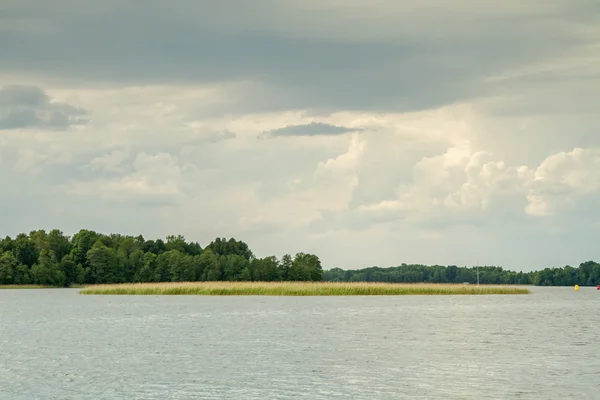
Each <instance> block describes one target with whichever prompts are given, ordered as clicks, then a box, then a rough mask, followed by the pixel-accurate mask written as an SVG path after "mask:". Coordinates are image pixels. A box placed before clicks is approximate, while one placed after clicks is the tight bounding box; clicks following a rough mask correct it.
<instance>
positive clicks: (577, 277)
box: [323, 261, 600, 286]
mask: <svg viewBox="0 0 600 400" xmlns="http://www.w3.org/2000/svg"><path fill="white" fill-rule="evenodd" d="M323 279H324V280H326V281H332V282H399V283H400V282H401V283H416V282H428V283H464V282H468V283H476V282H477V267H458V266H455V265H449V266H442V265H431V266H428V265H412V264H411V265H407V264H402V265H400V266H397V267H389V268H380V267H370V268H363V269H357V270H343V269H340V268H333V269H330V270H328V271H325V272H324V273H323ZM479 282H480V283H481V284H501V285H503V284H512V285H515V284H516V285H535V286H572V285H576V284H577V285H580V286H596V285H599V284H600V264H598V263H596V262H593V261H587V262H584V263H582V264H581V265H579V267H577V268H574V267H571V266H565V267H564V268H545V269H543V270H539V271H533V272H515V271H509V270H505V269H503V268H502V267H496V266H479Z"/></svg>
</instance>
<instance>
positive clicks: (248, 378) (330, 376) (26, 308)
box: [0, 288, 600, 400]
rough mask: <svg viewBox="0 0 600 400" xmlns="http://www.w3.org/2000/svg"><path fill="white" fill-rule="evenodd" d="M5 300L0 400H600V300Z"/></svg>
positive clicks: (15, 294) (541, 292)
mask: <svg viewBox="0 0 600 400" xmlns="http://www.w3.org/2000/svg"><path fill="white" fill-rule="evenodd" d="M532 290H533V291H534V293H533V294H532V295H511V296H396V297H393V296H390V297H388V296H385V297H384V296H373V297H204V296H81V295H78V294H77V290H68V289H60V290H57V289H54V290H52V289H49V290H0V399H7V400H21V399H22V400H33V399H44V400H50V399H61V400H64V399H94V400H100V399H107V400H108V399H157V400H158V399H160V400H163V399H213V398H214V399H288V398H293V399H349V398H352V399H369V400H372V399H407V398H414V399H444V400H447V399H513V398H514V399H568V398H582V399H584V398H585V399H592V398H600V397H599V396H600V352H599V349H600V345H599V343H598V337H599V334H600V292H598V291H596V289H595V288H581V289H580V291H579V292H575V291H574V290H573V289H572V288H533V289H532Z"/></svg>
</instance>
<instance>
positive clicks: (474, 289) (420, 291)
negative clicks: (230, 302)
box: [79, 282, 530, 296]
mask: <svg viewBox="0 0 600 400" xmlns="http://www.w3.org/2000/svg"><path fill="white" fill-rule="evenodd" d="M79 293H80V294H84V295H202V296H374V295H380V296H401V295H485V294H529V293H530V291H529V289H527V288H523V287H515V286H494V285H480V286H476V285H454V284H428V283H416V284H403V283H400V284H398V283H375V282H339V283H338V282H161V283H137V284H131V283H129V284H111V285H91V286H86V287H84V288H83V290H81V291H80V292H79Z"/></svg>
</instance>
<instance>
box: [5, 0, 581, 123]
mask: <svg viewBox="0 0 600 400" xmlns="http://www.w3.org/2000/svg"><path fill="white" fill-rule="evenodd" d="M579 3H581V1H580V2H579ZM292 4H293V3H292ZM390 4H391V3H390ZM67 5H68V6H67ZM2 7H3V9H2V14H3V18H4V20H3V21H0V32H1V33H2V34H0V49H2V52H0V73H2V72H8V73H30V74H35V75H41V76H51V77H53V78H54V79H59V80H64V81H68V82H70V83H73V84H77V85H80V86H81V85H86V84H89V83H90V82H96V83H97V82H100V83H108V84H121V85H122V84H170V83H173V84H175V83H186V84H190V83H214V82H225V81H236V80H251V81H255V82H259V83H260V84H261V85H262V86H261V89H259V90H258V91H257V92H256V93H254V96H252V99H251V101H247V102H243V103H240V104H238V105H236V107H239V108H240V109H242V108H243V110H244V111H266V110H279V109H289V108H301V109H309V110H315V111H318V110H336V109H371V110H373V109H377V110H380V111H383V110H390V111H410V110H417V109H424V108H431V107H436V106H440V105H443V104H447V103H451V102H455V101H460V100H464V99H467V98H470V97H473V96H477V95H480V93H481V89H482V88H481V82H482V80H483V78H485V77H487V76H489V75H493V74H495V73H498V72H502V71H504V70H506V69H510V68H512V67H514V66H515V65H521V64H522V63H524V62H528V61H531V60H535V59H539V58H540V57H543V56H545V55H548V54H555V53H556V51H558V49H560V48H563V47H564V46H567V45H569V44H571V42H572V41H573V40H574V39H572V38H571V37H559V36H551V37H548V36H544V35H541V34H540V32H539V31H536V30H535V28H534V27H536V26H537V25H536V22H540V19H542V18H549V19H550V18H551V17H553V16H552V15H550V16H546V15H544V14H543V13H541V14H540V15H537V14H536V15H533V16H530V18H527V19H525V18H519V17H518V16H517V17H514V16H513V15H511V14H503V13H501V12H500V13H499V14H498V15H495V14H494V12H493V11H490V12H489V15H481V16H479V15H478V16H476V17H477V18H475V17H472V16H471V17H469V18H472V19H467V20H465V21H464V23H463V24H462V26H461V27H459V28H460V29H463V27H466V28H464V29H466V30H467V31H468V29H471V30H472V31H474V33H476V34H473V35H468V34H465V33H464V32H461V33H460V34H457V33H456V32H454V31H453V30H456V29H458V28H457V25H458V24H457V23H455V24H454V26H453V27H450V28H445V29H444V35H442V34H441V33H440V34H439V35H438V36H435V37H432V35H431V33H428V34H427V35H418V34H416V33H415V32H412V31H411V30H410V29H408V28H407V30H406V32H408V33H405V34H403V33H397V32H394V30H395V29H400V30H401V29H402V28H401V27H402V26H403V25H408V24H409V23H411V21H410V20H408V18H410V16H408V17H402V16H401V15H400V16H399V18H400V19H399V20H398V21H397V24H396V23H395V24H394V25H393V26H387V25H386V27H387V28H389V30H390V31H391V33H393V35H392V36H393V39H390V38H379V37H377V36H374V37H373V33H374V32H375V35H378V34H380V33H381V32H382V31H381V29H379V28H378V27H377V26H376V25H375V26H373V25H372V22H369V19H368V18H364V19H361V18H358V19H357V20H356V22H355V23H354V24H351V23H349V22H347V21H346V20H343V21H342V20H340V19H339V18H340V16H339V15H336V14H335V13H328V12H321V13H319V12H318V11H313V12H304V13H296V12H295V11H294V10H295V9H293V8H291V7H292V6H289V7H288V6H286V5H285V4H283V3H282V4H279V3H272V2H268V1H256V2H245V1H233V0H229V1H220V2H208V1H200V2H192V1H187V0H180V1H176V2H174V3H173V4H171V5H169V6H168V7H167V6H166V3H164V2H158V1H148V2H144V6H143V7H140V6H139V5H138V4H137V3H134V2H132V1H112V0H109V1H104V2H100V1H85V2H75V3H73V2H67V1H66V0H59V1H57V2H52V4H50V3H43V2H38V1H32V0H30V1H16V0H6V1H5V2H4V4H3V6H2ZM414 7H415V8H418V6H414ZM573 9H574V10H576V11H577V10H579V9H578V8H575V7H573ZM500 11H501V10H500ZM571 14H574V16H573V15H571V16H570V17H569V18H572V19H575V18H578V17H579V16H580V14H581V13H579V12H575V11H573V12H572V13H571ZM303 21H304V22H306V24H304V25H303V24H302V23H301V22H303ZM312 22H314V23H319V26H318V27H316V28H311V27H309V26H311V23H312ZM433 22H435V20H428V19H427V18H425V19H424V20H423V24H424V25H423V27H422V30H423V32H424V33H427V32H433V31H431V30H428V29H427V26H428V25H427V24H429V25H431V24H432V23H433ZM542 22H543V21H542ZM387 23H388V24H389V23H390V21H389V20H388V21H387ZM2 24H4V29H2V27H3V25H2ZM339 24H345V25H343V26H346V25H347V28H348V31H347V33H346V34H345V35H341V34H340V30H339ZM484 24H485V26H484V27H482V25H484ZM287 25H293V27H292V28H290V29H287ZM509 25H510V26H511V29H510V30H506V29H505V27H506V26H509ZM336 26H337V27H338V28H336ZM396 26H397V27H400V28H396ZM36 27H38V28H36ZM303 27H304V28H303ZM335 29H337V31H335V32H333V33H332V32H331V31H332V30H335ZM548 31H551V30H550V29H548ZM436 32H437V31H436ZM494 32H502V33H501V34H494ZM467 33H468V32H467ZM403 35H404V36H403ZM365 38H370V39H369V40H366V39H365ZM235 111H239V110H231V112H235Z"/></svg>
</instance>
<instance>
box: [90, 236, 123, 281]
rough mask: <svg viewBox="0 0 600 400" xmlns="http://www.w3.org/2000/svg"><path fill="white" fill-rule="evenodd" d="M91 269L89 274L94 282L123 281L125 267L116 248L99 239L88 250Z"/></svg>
mask: <svg viewBox="0 0 600 400" xmlns="http://www.w3.org/2000/svg"><path fill="white" fill-rule="evenodd" d="M87 263H88V265H89V271H88V273H87V276H88V278H87V279H89V280H90V281H91V282H92V283H122V282H124V277H123V268H122V266H121V265H119V258H118V257H117V253H116V251H115V250H114V249H110V248H108V247H106V245H104V243H102V241H101V240H98V241H97V242H96V243H94V245H93V246H92V248H91V249H90V250H89V251H88V252H87Z"/></svg>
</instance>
